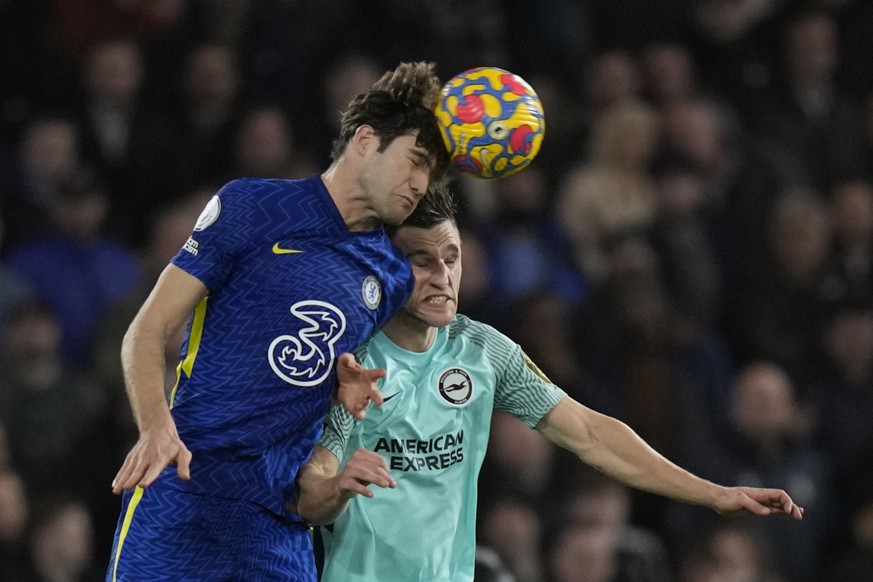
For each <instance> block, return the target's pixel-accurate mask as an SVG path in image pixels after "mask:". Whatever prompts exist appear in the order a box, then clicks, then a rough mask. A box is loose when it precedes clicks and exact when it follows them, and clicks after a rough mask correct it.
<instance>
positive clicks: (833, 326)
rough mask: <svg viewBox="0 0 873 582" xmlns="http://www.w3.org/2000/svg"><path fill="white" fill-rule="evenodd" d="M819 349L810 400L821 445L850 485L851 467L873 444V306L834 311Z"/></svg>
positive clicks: (847, 305)
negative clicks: (819, 355) (816, 421)
mask: <svg viewBox="0 0 873 582" xmlns="http://www.w3.org/2000/svg"><path fill="white" fill-rule="evenodd" d="M816 347H817V348H818V349H819V351H820V353H821V357H820V358H817V359H816V361H815V365H814V366H812V370H811V374H810V382H809V396H810V399H811V401H812V403H813V404H814V405H815V411H816V414H817V417H818V423H817V428H818V430H817V435H818V438H819V443H820V445H821V447H822V448H823V450H824V451H826V452H827V455H828V457H829V458H830V459H831V462H832V463H833V464H834V466H835V469H836V470H837V471H838V472H839V473H838V476H839V477H840V478H841V481H843V482H847V481H848V480H849V477H850V476H851V475H850V467H851V465H852V464H853V463H854V462H855V460H856V459H858V458H860V457H861V456H862V453H863V452H864V451H865V449H866V448H868V447H870V446H871V444H873V423H871V422H870V419H871V418H873V302H862V301H854V300H847V301H844V302H841V303H838V304H836V305H834V306H832V307H831V308H830V309H829V313H828V315H827V318H826V319H825V321H824V324H823V326H822V331H821V334H820V335H819V341H818V342H816Z"/></svg>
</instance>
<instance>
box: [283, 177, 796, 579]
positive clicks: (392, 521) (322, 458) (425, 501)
mask: <svg viewBox="0 0 873 582" xmlns="http://www.w3.org/2000/svg"><path fill="white" fill-rule="evenodd" d="M437 192H438V190H437V191H435V192H434V193H432V194H431V195H429V196H428V198H427V199H425V200H424V201H423V202H422V204H420V205H419V207H418V208H417V209H416V211H415V212H414V213H413V214H412V216H410V218H409V219H408V220H407V221H406V222H405V223H404V224H403V225H402V226H400V227H399V229H397V231H396V233H395V234H393V235H392V239H393V241H394V243H395V244H396V245H397V246H398V247H399V248H400V249H402V250H403V251H404V252H405V253H406V255H407V257H408V258H409V260H410V262H411V263H412V269H413V273H414V275H415V288H414V290H413V292H412V296H411V298H410V299H409V301H408V302H407V304H406V305H405V306H404V308H403V309H402V310H401V311H399V312H398V313H397V314H395V315H394V316H393V317H392V318H391V319H390V320H389V321H388V323H386V324H385V326H384V327H383V328H382V329H381V330H380V331H379V332H377V333H376V335H375V336H374V337H373V338H372V339H371V340H370V341H369V342H368V343H367V344H366V345H365V346H363V347H362V348H361V349H360V350H359V351H358V352H357V358H358V361H359V362H360V364H358V363H356V362H355V361H354V359H351V360H350V361H346V360H344V361H343V362H342V363H341V368H340V380H341V382H343V383H344V384H345V383H346V382H349V383H350V384H353V383H355V382H361V383H364V384H369V383H374V382H375V381H376V380H379V379H380V378H382V377H383V376H384V375H385V374H386V373H387V377H385V380H384V381H383V382H382V385H381V390H382V397H383V399H384V403H383V404H382V405H381V407H379V408H372V409H370V410H369V411H368V412H367V414H366V416H365V418H364V419H363V420H356V418H355V417H353V416H352V415H350V414H348V412H346V411H345V410H344V409H342V408H339V407H336V406H334V407H333V408H332V409H331V412H330V414H329V415H328V417H327V421H326V426H325V432H324V434H323V435H322V437H321V440H320V442H319V445H317V446H316V448H315V452H314V453H313V456H312V458H311V459H310V461H309V462H308V463H307V464H306V465H305V467H304V468H303V469H302V470H301V472H300V476H299V479H298V480H299V486H300V502H299V510H300V515H301V516H303V517H304V518H306V519H307V520H308V521H309V522H310V523H313V524H329V525H327V527H323V528H321V533H322V537H323V539H324V546H325V562H324V572H323V577H322V581H323V582H355V581H379V582H390V581H398V582H401V581H402V582H411V581H425V580H427V581H432V580H452V581H453V582H457V581H461V580H468V581H469V580H472V579H473V573H474V565H475V547H476V544H475V519H476V499H477V487H476V483H477V479H478V475H479V469H480V467H481V465H482V462H483V460H484V457H485V450H486V446H487V440H488V434H489V428H490V423H491V415H492V412H493V410H494V409H495V408H496V409H499V410H503V411H507V412H509V413H512V414H513V415H515V416H517V417H518V418H520V419H521V420H523V421H524V422H525V423H526V424H527V425H528V426H530V427H531V428H535V429H536V430H538V431H539V432H541V433H542V434H543V435H545V436H546V437H547V438H548V439H549V440H551V441H552V442H554V443H556V444H558V445H560V446H562V447H564V448H566V449H568V450H570V451H572V452H573V453H575V454H576V455H578V456H579V458H580V459H581V460H582V461H584V462H585V463H588V464H589V465H592V466H593V467H595V468H597V469H599V470H600V471H602V472H604V473H606V474H607V475H610V476H611V477H613V478H615V479H617V480H619V481H621V482H623V483H625V484H627V485H629V486H632V487H635V488H638V489H642V490H646V491H650V492H654V493H658V494H661V495H665V496H668V497H671V498H673V499H676V500H679V501H684V502H688V503H694V504H699V505H705V506H708V507H710V508H712V509H714V510H715V511H717V512H719V513H722V514H733V513H738V512H748V513H751V514H755V515H773V514H788V515H791V516H792V517H794V518H796V519H801V518H802V515H803V509H802V508H800V507H798V506H797V505H795V504H794V502H793V501H792V500H791V498H790V497H789V496H788V494H786V493H785V492H784V491H782V490H778V489H759V488H751V487H722V486H719V485H716V484H714V483H711V482H709V481H705V480H703V479H700V478H698V477H696V476H694V475H692V474H690V473H689V472H687V471H685V470H683V469H681V468H680V467H678V466H676V465H675V464H673V463H671V462H670V461H668V460H667V459H665V458H664V457H663V456H661V455H660V454H658V453H657V452H656V451H655V450H653V449H652V448H651V447H650V446H649V445H647V444H646V443H645V442H644V441H643V440H642V439H640V437H639V436H638V435H637V434H636V433H635V432H633V431H632V430H631V429H630V428H629V427H628V426H627V425H625V424H623V423H621V422H620V421H618V420H616V419H614V418H611V417H608V416H604V415H602V414H599V413H597V412H595V411H593V410H591V409H589V408H587V407H585V406H583V405H581V404H579V403H578V402H576V401H574V400H573V399H572V398H570V397H568V396H567V394H566V393H565V392H564V391H563V390H561V389H560V388H559V387H558V386H555V385H554V384H552V383H551V382H550V381H549V380H548V378H546V376H545V375H544V374H543V373H542V372H541V371H540V370H539V369H538V368H537V367H536V365H535V364H534V363H533V362H531V361H530V359H528V357H527V356H526V355H525V354H524V352H523V351H522V349H521V348H520V347H519V346H518V345H517V344H516V343H514V342H513V341H512V340H510V339H509V338H508V337H506V336H505V335H503V334H501V333H500V332H498V331H497V330H495V329H494V328H492V327H490V326H488V325H485V324H482V323H479V322H476V321H473V320H471V319H469V318H467V317H465V316H463V315H460V314H457V312H456V310H457V301H458V286H459V283H460V278H461V240H460V236H459V234H458V228H457V226H456V224H455V222H454V220H453V216H454V215H453V206H452V204H451V199H450V197H448V195H447V194H446V193H445V192H443V193H442V195H438V194H437ZM370 485H376V486H379V487H384V488H386V489H385V490H384V491H382V490H380V491H379V493H378V494H375V495H374V493H373V491H372V490H371V489H370V488H369V486H370Z"/></svg>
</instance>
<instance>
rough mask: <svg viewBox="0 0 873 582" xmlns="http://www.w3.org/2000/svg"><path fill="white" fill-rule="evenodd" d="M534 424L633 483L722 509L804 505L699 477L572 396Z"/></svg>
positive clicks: (792, 511)
mask: <svg viewBox="0 0 873 582" xmlns="http://www.w3.org/2000/svg"><path fill="white" fill-rule="evenodd" d="M537 430H538V431H539V432H540V433H542V434H543V435H544V436H545V437H546V438H548V439H549V440H551V441H552V442H554V443H555V444H557V445H559V446H561V447H563V448H565V449H567V450H569V451H571V452H573V453H575V454H576V455H577V456H578V457H579V458H580V459H582V461H584V462H585V463H587V464H589V465H591V466H592V467H594V468H595V469H598V470H599V471H601V472H603V473H605V474H606V475H609V476H610V477H612V478H614V479H616V480H618V481H621V482H622V483H624V484H626V485H628V486H630V487H634V488H636V489H640V490H643V491H649V492H651V493H657V494H659V495H664V496H666V497H670V498H672V499H675V500H677V501H683V502H685V503H692V504H695V505H703V506H706V507H710V508H712V509H713V510H715V511H717V512H718V513H721V514H725V515H729V514H734V513H740V512H744V511H745V512H749V513H752V514H755V515H772V514H787V515H791V516H792V517H794V518H795V519H801V518H802V517H803V508H801V507H798V506H797V505H796V504H795V503H794V502H793V501H792V500H791V498H790V497H789V496H788V494H787V493H786V492H785V491H782V490H779V489H761V488H754V487H723V486H721V485H717V484H715V483H712V482H710V481H707V480H705V479H701V478H700V477H697V476H695V475H693V474H691V473H689V472H688V471H686V470H685V469H682V468H681V467H679V466H677V465H675V464H674V463H672V462H671V461H669V460H668V459H666V458H665V457H663V456H662V455H661V454H660V453H658V452H657V451H655V450H654V449H653V448H652V447H651V446H649V445H648V444H647V443H646V442H645V441H644V440H643V439H642V438H640V436H639V435H637V434H636V433H635V432H634V431H633V430H632V429H631V428H630V427H629V426H627V425H626V424H624V423H623V422H621V421H619V420H617V419H615V418H612V417H610V416H606V415H604V414H600V413H599V412H596V411H594V410H591V409H590V408H588V407H586V406H583V405H582V404H580V403H578V402H576V401H575V400H573V399H572V398H564V399H563V400H561V401H560V402H559V403H558V404H557V405H556V406H555V407H554V408H553V409H552V410H551V411H550V412H549V413H548V414H547V415H546V416H545V417H543V419H542V420H540V422H539V424H537Z"/></svg>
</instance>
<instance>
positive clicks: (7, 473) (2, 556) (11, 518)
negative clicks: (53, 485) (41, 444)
mask: <svg viewBox="0 0 873 582" xmlns="http://www.w3.org/2000/svg"><path fill="white" fill-rule="evenodd" d="M29 518H30V504H29V502H28V499H27V491H26V490H25V486H24V481H23V480H22V479H21V477H20V476H19V475H18V474H17V473H16V472H15V471H14V470H13V469H12V468H10V467H4V466H2V465H0V580H3V581H4V582H30V580H29V578H28V576H27V570H26V567H25V564H26V563H27V540H26V529H27V523H28V520H29Z"/></svg>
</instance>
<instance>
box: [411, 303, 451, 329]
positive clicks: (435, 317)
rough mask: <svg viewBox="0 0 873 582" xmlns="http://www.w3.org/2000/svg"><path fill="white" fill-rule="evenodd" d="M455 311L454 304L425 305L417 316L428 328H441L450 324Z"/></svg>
mask: <svg viewBox="0 0 873 582" xmlns="http://www.w3.org/2000/svg"><path fill="white" fill-rule="evenodd" d="M457 311H458V310H457V308H456V307H455V304H454V303H443V304H433V303H425V304H424V305H422V308H421V310H420V311H419V316H420V317H421V319H423V320H424V321H426V322H427V324H428V325H430V326H433V327H443V326H446V325H448V324H450V323H451V322H452V320H453V319H454V318H455V314H456V313H457Z"/></svg>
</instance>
